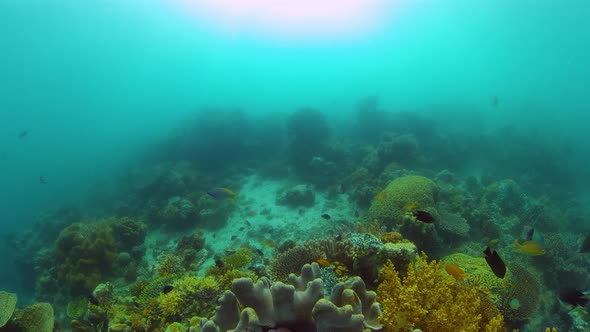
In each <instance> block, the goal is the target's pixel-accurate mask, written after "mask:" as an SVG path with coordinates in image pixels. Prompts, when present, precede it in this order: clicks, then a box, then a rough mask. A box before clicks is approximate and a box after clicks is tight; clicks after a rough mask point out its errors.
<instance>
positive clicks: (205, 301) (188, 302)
mask: <svg viewBox="0 0 590 332" xmlns="http://www.w3.org/2000/svg"><path fill="white" fill-rule="evenodd" d="M173 286H174V289H173V290H172V291H170V292H168V293H166V294H164V293H162V294H160V295H159V297H158V306H159V309H160V312H161V314H162V318H163V320H164V321H169V322H171V321H175V320H177V319H181V318H182V317H190V316H196V315H199V316H207V315H209V314H211V313H212V312H213V310H214V309H215V299H216V298H217V296H218V295H219V294H220V291H221V288H220V287H219V284H218V283H217V281H216V280H215V278H213V277H205V278H202V277H192V276H187V277H183V278H181V279H178V280H176V281H175V282H174V284H173ZM195 299H198V301H195Z"/></svg>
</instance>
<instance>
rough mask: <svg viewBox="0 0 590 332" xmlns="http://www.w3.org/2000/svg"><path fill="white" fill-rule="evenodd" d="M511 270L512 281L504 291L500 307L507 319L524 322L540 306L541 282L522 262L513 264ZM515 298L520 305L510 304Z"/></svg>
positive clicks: (513, 321)
mask: <svg viewBox="0 0 590 332" xmlns="http://www.w3.org/2000/svg"><path fill="white" fill-rule="evenodd" d="M510 271H511V272H512V278H511V282H510V283H509V285H508V286H507V287H505V288H504V289H503V291H502V298H501V301H500V304H499V308H500V311H501V312H502V314H503V315H504V318H506V320H507V321H509V322H512V323H522V322H525V321H527V320H528V319H530V318H531V316H532V315H533V314H534V313H535V311H536V310H537V308H538V307H539V300H540V297H541V284H540V283H539V281H538V280H537V278H536V277H535V276H534V275H533V274H532V273H531V272H529V271H528V270H527V269H526V268H525V267H524V266H522V265H520V264H511V265H510ZM513 299H517V300H518V302H517V303H518V304H519V305H518V306H511V305H510V303H511V301H513Z"/></svg>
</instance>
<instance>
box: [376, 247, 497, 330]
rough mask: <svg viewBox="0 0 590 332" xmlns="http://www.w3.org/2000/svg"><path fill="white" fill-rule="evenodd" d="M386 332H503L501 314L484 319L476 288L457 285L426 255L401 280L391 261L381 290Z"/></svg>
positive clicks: (486, 308)
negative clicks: (418, 330)
mask: <svg viewBox="0 0 590 332" xmlns="http://www.w3.org/2000/svg"><path fill="white" fill-rule="evenodd" d="M377 294H378V301H379V302H380V303H381V305H382V309H383V316H382V322H383V324H384V327H385V330H386V331H407V330H409V329H416V328H418V329H421V330H423V331H442V332H444V331H449V332H450V331H474V332H475V331H503V320H502V316H501V315H499V314H498V315H496V316H494V317H489V316H488V315H486V319H487V320H485V321H484V320H483V319H482V318H483V317H484V316H483V315H482V311H484V310H488V308H489V305H488V304H485V307H484V308H482V303H481V301H480V297H479V295H478V293H477V290H476V289H475V288H471V287H469V286H468V285H465V284H460V285H457V284H456V282H455V280H454V279H453V278H451V277H449V276H446V275H444V274H442V273H440V263H438V262H436V261H432V262H430V263H428V262H427V258H426V255H425V254H423V255H422V256H421V257H420V258H419V259H418V260H417V261H416V262H415V264H414V266H410V268H409V269H408V272H407V276H406V277H405V278H404V279H403V281H402V280H401V279H400V277H399V274H398V272H397V270H396V269H395V267H394V265H393V264H392V263H391V262H388V263H387V264H386V265H385V268H384V270H383V282H382V283H381V284H380V285H379V287H378V289H377Z"/></svg>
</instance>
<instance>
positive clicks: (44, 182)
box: [39, 175, 47, 184]
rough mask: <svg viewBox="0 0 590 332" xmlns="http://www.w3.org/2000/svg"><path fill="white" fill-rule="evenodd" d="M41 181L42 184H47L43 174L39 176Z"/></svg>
mask: <svg viewBox="0 0 590 332" xmlns="http://www.w3.org/2000/svg"><path fill="white" fill-rule="evenodd" d="M39 183H40V184H47V179H45V177H44V176H43V175H41V176H39Z"/></svg>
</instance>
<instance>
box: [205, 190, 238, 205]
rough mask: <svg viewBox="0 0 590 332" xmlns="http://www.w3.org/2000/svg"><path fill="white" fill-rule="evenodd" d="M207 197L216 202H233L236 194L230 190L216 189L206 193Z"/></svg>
mask: <svg viewBox="0 0 590 332" xmlns="http://www.w3.org/2000/svg"><path fill="white" fill-rule="evenodd" d="M207 195H209V196H211V197H213V199H214V200H216V201H220V200H226V201H231V202H235V201H236V197H237V195H238V194H237V193H235V192H234V191H232V190H231V189H228V188H220V187H218V188H213V189H211V190H209V191H207Z"/></svg>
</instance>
